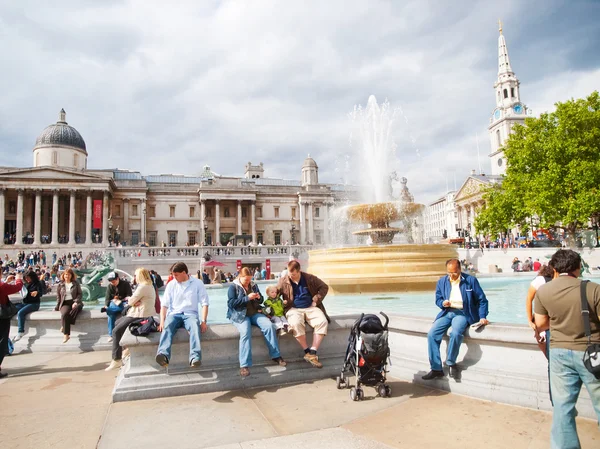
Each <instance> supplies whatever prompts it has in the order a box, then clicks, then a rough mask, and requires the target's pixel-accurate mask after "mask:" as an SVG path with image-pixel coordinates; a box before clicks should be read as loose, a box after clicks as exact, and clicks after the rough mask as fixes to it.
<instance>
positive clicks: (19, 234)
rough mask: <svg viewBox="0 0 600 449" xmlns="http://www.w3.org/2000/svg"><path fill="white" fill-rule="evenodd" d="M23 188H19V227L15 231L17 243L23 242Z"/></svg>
mask: <svg viewBox="0 0 600 449" xmlns="http://www.w3.org/2000/svg"><path fill="white" fill-rule="evenodd" d="M23 195H25V191H24V190H23V189H19V190H17V229H16V231H15V244H17V245H21V244H22V243H23Z"/></svg>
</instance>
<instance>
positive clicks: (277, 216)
mask: <svg viewBox="0 0 600 449" xmlns="http://www.w3.org/2000/svg"><path fill="white" fill-rule="evenodd" d="M273 211H274V212H275V218H279V206H275V207H274V208H273Z"/></svg>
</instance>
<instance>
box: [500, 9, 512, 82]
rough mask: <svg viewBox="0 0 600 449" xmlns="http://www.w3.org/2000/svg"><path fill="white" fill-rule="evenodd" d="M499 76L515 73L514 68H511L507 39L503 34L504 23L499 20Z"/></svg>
mask: <svg viewBox="0 0 600 449" xmlns="http://www.w3.org/2000/svg"><path fill="white" fill-rule="evenodd" d="M498 31H499V32H500V36H498V76H500V75H502V74H508V73H513V71H512V67H511V66H510V59H509V58H508V49H507V48H506V39H504V34H502V21H500V20H498Z"/></svg>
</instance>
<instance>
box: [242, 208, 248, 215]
mask: <svg viewBox="0 0 600 449" xmlns="http://www.w3.org/2000/svg"><path fill="white" fill-rule="evenodd" d="M247 216H248V208H247V207H242V218H246V217H247Z"/></svg>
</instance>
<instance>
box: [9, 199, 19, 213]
mask: <svg viewBox="0 0 600 449" xmlns="http://www.w3.org/2000/svg"><path fill="white" fill-rule="evenodd" d="M8 213H9V214H16V213H17V202H16V201H9V202H8Z"/></svg>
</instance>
